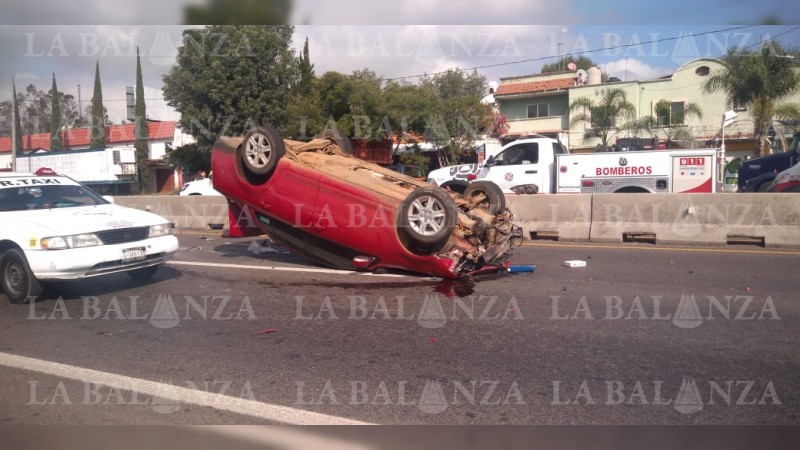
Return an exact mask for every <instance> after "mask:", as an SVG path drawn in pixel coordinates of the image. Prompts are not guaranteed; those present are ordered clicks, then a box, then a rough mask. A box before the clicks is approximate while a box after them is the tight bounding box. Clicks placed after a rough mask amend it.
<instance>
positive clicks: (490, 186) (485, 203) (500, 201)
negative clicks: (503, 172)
mask: <svg viewBox="0 0 800 450" xmlns="http://www.w3.org/2000/svg"><path fill="white" fill-rule="evenodd" d="M463 195H464V198H465V199H466V200H469V201H470V202H472V199H473V198H475V197H478V196H480V195H483V196H485V199H484V200H482V201H481V202H480V203H479V204H478V205H477V206H479V207H482V208H486V209H487V210H488V211H489V213H491V214H499V213H500V212H502V211H503V210H505V209H506V196H505V194H503V190H502V189H500V186H498V185H496V184H494V183H492V182H491V181H475V182H473V183H470V185H469V186H468V187H467V189H466V190H465V191H464V194H463Z"/></svg>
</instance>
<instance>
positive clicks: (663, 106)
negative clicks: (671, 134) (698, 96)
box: [656, 100, 686, 127]
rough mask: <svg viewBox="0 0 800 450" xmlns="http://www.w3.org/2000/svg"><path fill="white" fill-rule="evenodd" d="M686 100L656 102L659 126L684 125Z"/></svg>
mask: <svg viewBox="0 0 800 450" xmlns="http://www.w3.org/2000/svg"><path fill="white" fill-rule="evenodd" d="M685 112H686V102H670V101H668V100H662V101H659V102H658V103H657V104H656V123H657V126H659V127H670V126H672V125H683V124H684V123H683V120H684V115H685Z"/></svg>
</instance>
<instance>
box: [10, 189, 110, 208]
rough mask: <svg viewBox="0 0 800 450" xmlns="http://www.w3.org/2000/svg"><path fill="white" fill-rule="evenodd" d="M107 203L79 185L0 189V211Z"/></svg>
mask: <svg viewBox="0 0 800 450" xmlns="http://www.w3.org/2000/svg"><path fill="white" fill-rule="evenodd" d="M106 203H108V202H107V201H105V200H103V199H102V197H100V196H98V195H97V194H95V193H94V192H93V191H92V190H90V189H88V188H86V187H84V186H80V185H67V184H62V185H43V186H16V187H7V188H5V189H0V211H25V210H30V209H50V208H70V207H74V206H94V205H104V204H106Z"/></svg>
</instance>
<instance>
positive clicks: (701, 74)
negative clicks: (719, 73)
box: [694, 66, 711, 77]
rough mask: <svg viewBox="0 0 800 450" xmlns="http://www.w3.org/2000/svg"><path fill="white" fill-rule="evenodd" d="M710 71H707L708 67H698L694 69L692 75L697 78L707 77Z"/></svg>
mask: <svg viewBox="0 0 800 450" xmlns="http://www.w3.org/2000/svg"><path fill="white" fill-rule="evenodd" d="M710 71H711V69H709V68H708V66H700V67H698V68H697V69H695V71H694V73H695V75H697V76H698V77H704V76H707V75H708V73H709V72H710Z"/></svg>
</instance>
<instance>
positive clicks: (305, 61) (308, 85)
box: [297, 38, 315, 95]
mask: <svg viewBox="0 0 800 450" xmlns="http://www.w3.org/2000/svg"><path fill="white" fill-rule="evenodd" d="M298 69H299V71H300V81H299V82H298V83H297V91H299V92H300V93H302V94H304V95H308V94H310V93H311V89H312V88H313V86H312V83H313V82H314V78H315V76H314V64H311V58H310V56H309V53H308V38H306V43H305V44H304V45H303V54H301V55H300V56H299V58H298Z"/></svg>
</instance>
